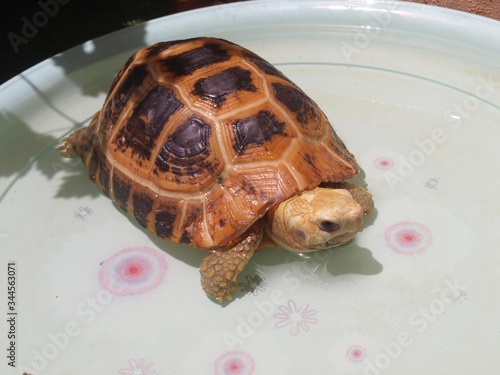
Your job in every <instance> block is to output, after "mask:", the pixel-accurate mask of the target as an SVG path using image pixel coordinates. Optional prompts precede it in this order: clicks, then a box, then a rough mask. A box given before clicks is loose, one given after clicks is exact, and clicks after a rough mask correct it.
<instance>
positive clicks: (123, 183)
mask: <svg viewBox="0 0 500 375" xmlns="http://www.w3.org/2000/svg"><path fill="white" fill-rule="evenodd" d="M132 183H133V182H132V181H131V180H130V178H129V177H128V176H127V175H126V174H124V173H123V172H121V171H120V170H118V169H116V168H115V169H113V177H112V187H113V200H114V201H115V202H116V204H117V205H118V206H119V207H120V208H121V209H122V210H124V211H127V210H128V202H129V198H130V190H131V188H132Z"/></svg>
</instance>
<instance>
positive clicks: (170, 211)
mask: <svg viewBox="0 0 500 375" xmlns="http://www.w3.org/2000/svg"><path fill="white" fill-rule="evenodd" d="M177 210H178V208H177V206H164V205H162V206H160V207H159V208H158V210H157V211H156V215H155V232H156V235H157V236H158V237H160V238H167V239H168V238H170V237H172V235H173V231H174V222H175V219H176V218H177Z"/></svg>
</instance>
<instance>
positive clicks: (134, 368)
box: [119, 358, 157, 375]
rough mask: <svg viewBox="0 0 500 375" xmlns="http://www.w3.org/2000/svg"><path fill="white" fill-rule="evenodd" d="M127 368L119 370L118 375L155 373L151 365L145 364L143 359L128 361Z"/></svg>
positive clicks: (154, 374)
mask: <svg viewBox="0 0 500 375" xmlns="http://www.w3.org/2000/svg"><path fill="white" fill-rule="evenodd" d="M128 364H129V368H126V369H121V370H120V371H119V372H120V374H124V375H156V374H157V372H156V370H155V369H153V364H152V363H146V361H145V360H144V358H142V359H139V360H137V361H136V360H135V359H131V360H130V361H128Z"/></svg>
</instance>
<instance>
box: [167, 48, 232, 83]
mask: <svg viewBox="0 0 500 375" xmlns="http://www.w3.org/2000/svg"><path fill="white" fill-rule="evenodd" d="M230 58H231V57H230V55H229V54H228V53H227V51H226V50H225V49H223V48H221V46H220V44H217V43H205V44H203V45H202V46H200V47H198V48H194V49H191V50H188V51H185V52H182V53H179V54H177V55H174V56H170V57H167V58H166V59H164V60H163V61H162V63H163V65H164V66H165V68H166V69H167V70H169V71H170V72H173V73H174V74H175V75H176V76H185V75H190V74H193V73H194V72H196V71H197V70H198V69H201V68H205V67H208V66H210V65H213V64H216V63H219V62H223V61H227V60H229V59H230Z"/></svg>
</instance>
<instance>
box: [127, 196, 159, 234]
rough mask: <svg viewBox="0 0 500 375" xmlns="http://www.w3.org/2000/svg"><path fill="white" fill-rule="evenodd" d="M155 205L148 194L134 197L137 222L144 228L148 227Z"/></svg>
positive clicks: (133, 202)
mask: <svg viewBox="0 0 500 375" xmlns="http://www.w3.org/2000/svg"><path fill="white" fill-rule="evenodd" d="M153 203H154V201H153V199H152V198H151V196H150V195H148V194H144V193H135V194H134V195H133V196H132V204H133V208H134V217H135V220H137V222H138V223H139V224H140V225H141V226H143V227H144V228H146V227H147V225H148V222H147V216H148V214H149V213H150V212H151V209H152V208H153Z"/></svg>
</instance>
